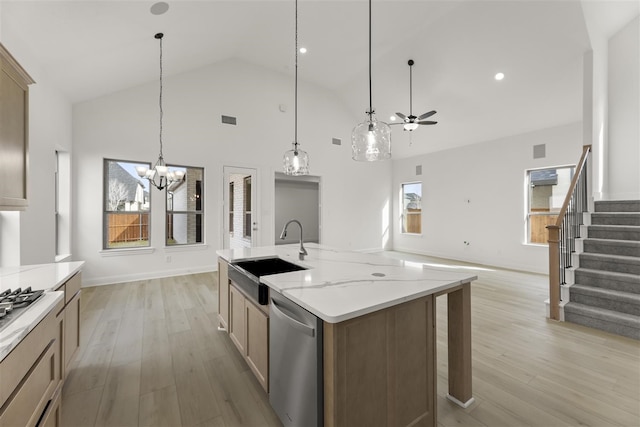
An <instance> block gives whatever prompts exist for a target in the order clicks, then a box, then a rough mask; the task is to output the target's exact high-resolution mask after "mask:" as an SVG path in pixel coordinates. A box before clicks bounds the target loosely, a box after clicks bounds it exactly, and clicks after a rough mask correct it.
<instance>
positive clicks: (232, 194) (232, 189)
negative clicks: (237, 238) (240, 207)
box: [229, 182, 236, 234]
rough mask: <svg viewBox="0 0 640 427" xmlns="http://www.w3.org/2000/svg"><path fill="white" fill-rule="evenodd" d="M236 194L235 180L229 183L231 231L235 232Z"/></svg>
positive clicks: (231, 232)
mask: <svg viewBox="0 0 640 427" xmlns="http://www.w3.org/2000/svg"><path fill="white" fill-rule="evenodd" d="M235 199H236V195H235V182H230V183H229V233H230V234H233V211H234V210H235V204H234V200H235Z"/></svg>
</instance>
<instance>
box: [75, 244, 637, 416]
mask: <svg viewBox="0 0 640 427" xmlns="http://www.w3.org/2000/svg"><path fill="white" fill-rule="evenodd" d="M386 255H387V256H390V257H394V258H402V259H406V260H408V261H410V262H417V263H429V264H437V265H441V266H442V268H456V269H467V270H468V271H470V272H473V273H474V274H477V275H478V277H479V279H478V280H477V281H476V282H474V283H473V285H472V325H473V332H472V333H473V338H472V339H473V391H474V396H475V399H476V401H475V403H474V404H473V405H471V406H470V407H469V408H467V409H462V408H460V407H457V406H456V405H454V404H453V403H451V402H449V401H448V400H446V398H445V397H444V396H445V394H446V391H447V366H446V364H447V359H446V345H447V343H446V321H447V319H446V297H440V298H439V299H438V303H437V306H438V307H437V316H438V319H437V322H438V365H437V366H438V426H488V427H494V426H545V427H548V426H577V425H581V426H597V427H600V426H630V427H631V426H636V427H637V426H640V342H638V341H634V340H631V339H628V338H622V337H617V336H614V335H610V334H607V333H604V332H600V331H596V330H592V329H588V328H585V327H581V326H577V325H572V324H569V323H557V322H554V321H550V320H548V319H547V318H546V317H545V307H544V303H543V301H544V300H545V298H546V294H547V278H546V276H542V275H535V274H527V273H522V272H515V271H506V270H500V269H493V268H489V267H481V266H473V265H468V264H461V263H454V262H449V261H445V260H438V259H432V258H427V257H422V256H416V255H408V254H400V253H395V252H393V253H386ZM216 286H217V281H216V276H215V274H196V275H190V276H180V277H172V278H166V279H157V280H148V281H139V282H132V283H126V284H117V285H109V286H100V287H93V288H84V289H83V290H82V331H81V333H82V347H81V350H80V352H79V354H78V356H77V359H76V361H75V362H74V365H73V368H72V370H71V372H70V374H69V377H68V379H67V383H66V384H65V387H64V394H63V425H64V426H118V427H120V426H137V425H139V426H279V425H281V424H280V422H279V421H278V419H277V416H276V415H275V414H274V413H273V411H272V410H271V408H270V407H269V401H268V397H267V395H266V394H265V393H264V391H263V390H262V388H261V387H260V385H259V384H258V382H257V381H256V380H255V378H254V377H253V375H252V373H251V371H250V370H249V368H248V366H247V365H246V363H245V362H244V361H243V359H242V358H241V357H240V355H239V354H238V352H237V351H236V349H235V347H233V345H232V343H231V341H230V340H229V338H228V336H227V335H226V334H224V333H221V332H219V331H218V330H217V322H216V314H217V313H216V307H217V300H216V299H217V288H216Z"/></svg>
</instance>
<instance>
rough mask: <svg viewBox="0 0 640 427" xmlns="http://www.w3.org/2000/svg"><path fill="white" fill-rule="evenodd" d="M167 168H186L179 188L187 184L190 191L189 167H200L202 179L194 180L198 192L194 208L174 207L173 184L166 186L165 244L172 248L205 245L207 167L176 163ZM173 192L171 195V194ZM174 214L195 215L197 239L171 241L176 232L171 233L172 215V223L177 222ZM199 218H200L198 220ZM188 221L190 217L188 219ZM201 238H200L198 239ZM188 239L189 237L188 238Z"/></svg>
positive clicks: (195, 189) (170, 169) (169, 169)
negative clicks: (205, 183)
mask: <svg viewBox="0 0 640 427" xmlns="http://www.w3.org/2000/svg"><path fill="white" fill-rule="evenodd" d="M167 168H168V171H169V172H170V171H172V170H175V169H184V170H185V174H184V178H183V184H180V186H178V187H176V188H179V187H181V186H182V185H187V187H186V188H187V190H186V191H189V188H188V181H187V180H188V179H189V177H188V171H189V169H199V170H200V171H201V176H200V178H201V179H195V180H194V187H195V188H194V191H195V192H196V194H195V199H196V200H195V207H194V209H186V210H176V209H174V205H173V202H174V199H173V194H174V193H173V192H172V191H170V187H171V186H167V187H166V188H165V212H164V223H165V227H164V230H165V235H164V245H165V247H168V248H169V247H171V248H175V247H182V246H198V245H204V244H205V227H204V218H205V216H204V214H205V209H204V203H205V201H204V180H205V169H204V167H202V166H185V165H175V164H167ZM170 194H171V196H170ZM169 199H171V203H170V202H169ZM198 205H200V209H198ZM173 215H187V218H188V216H190V215H195V217H194V226H195V239H194V240H195V241H194V242H188V241H187V242H185V243H177V242H175V240H174V242H173V243H171V242H170V239H172V240H173V238H174V236H175V234H174V233H170V220H169V218H170V217H171V225H173V224H175V222H173V220H174V217H173ZM198 219H199V220H198ZM187 221H188V219H187ZM170 234H171V236H170ZM198 239H199V240H198ZM187 240H188V238H187Z"/></svg>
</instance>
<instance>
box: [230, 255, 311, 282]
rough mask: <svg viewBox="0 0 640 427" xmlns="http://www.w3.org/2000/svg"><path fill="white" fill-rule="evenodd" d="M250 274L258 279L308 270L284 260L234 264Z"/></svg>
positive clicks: (263, 259) (276, 258)
mask: <svg viewBox="0 0 640 427" xmlns="http://www.w3.org/2000/svg"><path fill="white" fill-rule="evenodd" d="M232 264H233V265H236V266H238V267H240V268H242V269H243V270H245V271H246V272H248V273H251V274H253V275H254V276H256V277H260V276H266V275H269V274H280V273H289V272H291V271H300V270H306V268H305V267H301V266H299V265H297V264H294V263H291V262H289V261H285V260H283V259H282V258H278V257H272V258H258V259H250V260H246V261H238V262H234V263H232Z"/></svg>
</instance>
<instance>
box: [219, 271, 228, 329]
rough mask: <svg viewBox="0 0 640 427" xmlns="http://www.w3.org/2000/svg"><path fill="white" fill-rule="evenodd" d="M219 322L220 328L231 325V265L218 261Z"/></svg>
mask: <svg viewBox="0 0 640 427" xmlns="http://www.w3.org/2000/svg"><path fill="white" fill-rule="evenodd" d="M218 321H219V323H220V327H221V328H224V329H226V328H227V325H229V264H227V262H226V261H224V260H222V259H218Z"/></svg>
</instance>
